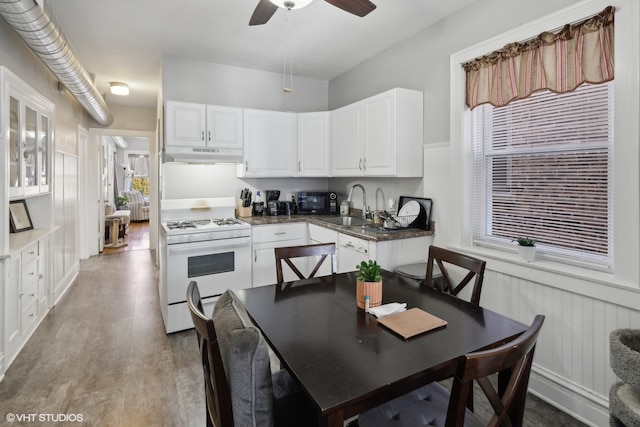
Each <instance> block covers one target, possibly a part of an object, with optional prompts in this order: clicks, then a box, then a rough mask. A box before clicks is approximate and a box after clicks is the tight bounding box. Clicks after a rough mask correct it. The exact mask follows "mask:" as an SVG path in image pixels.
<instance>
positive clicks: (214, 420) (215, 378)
mask: <svg viewBox="0 0 640 427" xmlns="http://www.w3.org/2000/svg"><path fill="white" fill-rule="evenodd" d="M187 305H188V306H189V312H190V313H191V320H192V321H193V325H194V326H195V329H196V338H197V339H198V348H199V349H200V357H201V359H202V369H203V371H204V391H205V393H204V394H205V405H206V409H207V426H208V427H212V426H215V427H223V426H232V425H233V412H232V409H231V394H230V393H229V383H228V382H227V377H226V375H225V372H224V365H223V363H222V356H221V354H220V347H219V344H218V336H217V335H216V329H215V326H214V324H213V320H212V319H210V318H208V317H206V316H205V315H204V313H203V310H202V301H201V299H200V290H199V289H198V284H197V283H196V282H195V281H191V282H190V283H189V286H188V287H187Z"/></svg>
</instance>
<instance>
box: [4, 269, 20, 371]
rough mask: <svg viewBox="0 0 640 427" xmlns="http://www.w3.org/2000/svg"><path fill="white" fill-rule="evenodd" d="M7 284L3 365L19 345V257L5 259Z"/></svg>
mask: <svg viewBox="0 0 640 427" xmlns="http://www.w3.org/2000/svg"><path fill="white" fill-rule="evenodd" d="M4 262H5V270H6V275H7V285H6V286H5V288H4V289H5V291H4V292H5V295H4V296H5V298H4V303H5V304H4V321H5V326H4V332H5V344H6V346H5V357H6V358H5V360H6V362H5V366H8V365H9V363H11V361H12V360H13V357H14V356H15V355H16V353H17V350H18V346H19V345H20V319H21V316H22V309H21V307H20V292H21V289H20V257H15V258H8V259H6V260H5V261H4Z"/></svg>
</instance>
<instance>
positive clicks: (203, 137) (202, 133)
mask: <svg viewBox="0 0 640 427" xmlns="http://www.w3.org/2000/svg"><path fill="white" fill-rule="evenodd" d="M202 141H203V142H204V131H202Z"/></svg>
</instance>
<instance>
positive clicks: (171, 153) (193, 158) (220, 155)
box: [162, 146, 243, 164]
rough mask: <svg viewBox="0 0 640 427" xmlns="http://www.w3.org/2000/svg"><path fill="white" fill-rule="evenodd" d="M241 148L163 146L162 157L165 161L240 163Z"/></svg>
mask: <svg viewBox="0 0 640 427" xmlns="http://www.w3.org/2000/svg"><path fill="white" fill-rule="evenodd" d="M242 155H243V153H242V149H237V148H212V147H175V146H167V147H165V149H164V151H163V153H162V158H163V161H164V162H165V163H170V162H182V163H200V164H214V163H242V161H243V160H242Z"/></svg>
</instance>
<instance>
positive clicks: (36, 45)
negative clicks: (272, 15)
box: [0, 0, 113, 126]
mask: <svg viewBox="0 0 640 427" xmlns="http://www.w3.org/2000/svg"><path fill="white" fill-rule="evenodd" d="M52 15H53V14H52V13H49V12H47V11H46V10H45V9H44V8H43V7H41V6H40V5H39V4H37V3H36V2H35V1H34V0H0V16H2V18H3V19H4V20H5V21H6V22H7V24H9V25H10V26H11V27H12V28H13V30H14V31H15V32H16V33H17V34H18V35H19V36H20V37H21V38H22V40H24V42H25V43H26V44H27V46H29V47H30V48H31V50H33V52H34V53H35V54H36V55H37V56H38V58H40V60H41V61H42V62H43V63H44V65H46V66H47V68H49V70H51V72H52V73H53V74H54V75H55V76H56V77H57V78H58V80H60V82H61V83H62V84H63V85H64V86H65V87H66V88H67V90H68V91H69V92H70V93H71V94H72V95H73V96H74V97H75V98H76V99H77V100H78V102H80V104H81V105H82V106H83V107H84V108H85V109H86V110H87V112H89V114H90V115H91V116H92V117H93V118H94V119H95V120H96V122H98V123H99V124H101V125H103V126H109V125H110V124H111V123H113V115H112V114H111V111H109V107H107V103H106V102H105V101H104V99H103V98H102V95H100V92H98V89H97V88H96V87H95V85H94V84H93V82H92V79H91V78H90V76H89V73H88V72H87V71H86V70H85V69H84V68H83V67H82V65H80V63H79V62H78V60H77V59H76V57H75V55H74V54H73V52H72V51H71V47H70V46H69V44H68V43H67V41H66V38H65V36H64V34H63V33H62V30H61V29H60V28H58V25H57V24H56V22H55V21H54V19H53V16H52Z"/></svg>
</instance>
